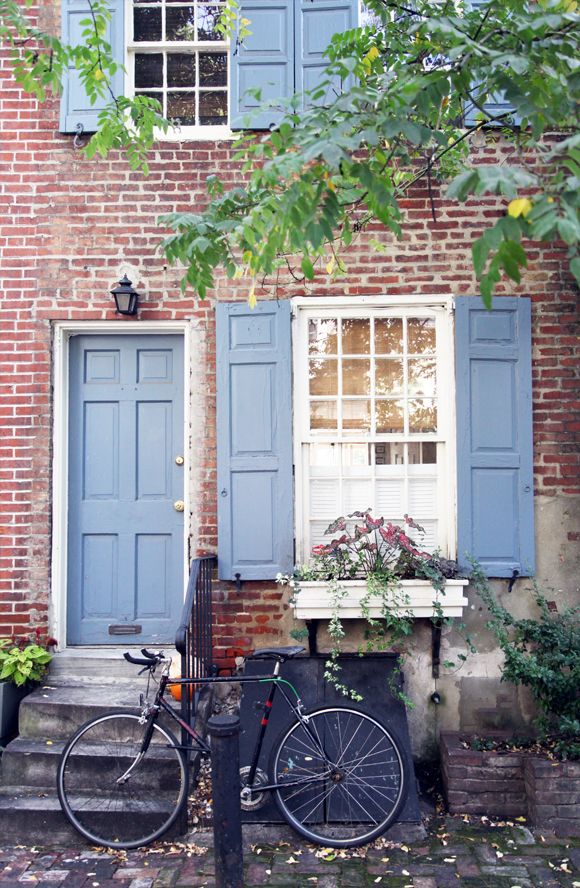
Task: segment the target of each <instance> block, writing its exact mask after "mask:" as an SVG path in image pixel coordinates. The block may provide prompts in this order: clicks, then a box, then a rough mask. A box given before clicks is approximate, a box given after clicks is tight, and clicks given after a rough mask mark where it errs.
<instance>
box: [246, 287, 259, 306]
mask: <svg viewBox="0 0 580 888" xmlns="http://www.w3.org/2000/svg"><path fill="white" fill-rule="evenodd" d="M255 291H256V285H255V284H252V288H251V290H250V292H249V293H248V305H249V306H250V308H255V307H256V303H257V302H258V300H257V299H256V292H255Z"/></svg>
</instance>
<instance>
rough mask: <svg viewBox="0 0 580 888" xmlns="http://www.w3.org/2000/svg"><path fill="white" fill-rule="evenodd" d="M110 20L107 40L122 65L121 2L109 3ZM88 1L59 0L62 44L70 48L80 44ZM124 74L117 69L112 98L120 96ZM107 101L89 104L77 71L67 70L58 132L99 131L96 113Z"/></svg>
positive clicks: (88, 6)
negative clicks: (78, 125) (79, 125)
mask: <svg viewBox="0 0 580 888" xmlns="http://www.w3.org/2000/svg"><path fill="white" fill-rule="evenodd" d="M109 6H110V8H111V20H110V22H109V24H108V27H107V34H106V40H107V42H108V43H110V44H111V49H112V52H113V58H114V60H115V61H116V62H117V63H118V64H120V65H122V64H123V63H124V54H125V46H124V4H123V0H109ZM90 17H91V10H90V5H89V3H88V0H62V31H61V36H62V41H63V43H67V44H70V45H71V46H78V44H79V43H82V36H81V35H82V32H83V30H84V28H83V27H82V26H81V22H82V21H84V20H85V19H90ZM124 76H125V75H124V71H122V70H119V71H117V73H116V74H115V76H114V77H113V79H112V83H111V87H112V89H113V92H114V94H115V96H121V95H123V85H124ZM110 101H111V99H110V98H106V97H105V98H103V99H98V100H97V101H96V102H95V104H94V105H91V103H90V101H89V99H88V97H87V94H86V92H85V90H84V88H83V85H82V83H81V81H80V77H79V72H78V71H77V70H75V68H70V69H69V70H68V72H67V73H66V75H65V77H64V79H63V92H62V96H61V100H60V131H61V133H74V132H76V127H77V124H79V123H80V124H82V126H83V131H84V132H86V133H94V132H95V131H96V130H97V129H98V118H99V112H100V111H102V110H103V108H104V107H105V106H106V105H108V104H109V102H110Z"/></svg>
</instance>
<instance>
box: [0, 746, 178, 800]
mask: <svg viewBox="0 0 580 888" xmlns="http://www.w3.org/2000/svg"><path fill="white" fill-rule="evenodd" d="M64 745H65V744H64V743H59V742H56V743H53V742H51V741H48V742H47V741H42V740H29V739H26V738H22V737H17V738H16V739H15V740H13V741H12V743H10V744H9V745H8V746H7V748H6V750H5V751H4V754H3V756H2V763H1V773H2V783H3V784H6V785H8V786H21V787H29V788H30V789H33V788H36V789H38V790H50V791H51V792H52V791H53V790H54V787H55V786H56V776H57V771H58V766H59V762H60V756H61V753H62V750H63V748H64ZM79 749H80V750H81V751H82V757H80V758H77V759H76V761H75V777H74V779H75V784H76V785H77V786H82V787H83V788H86V789H89V788H90V787H92V786H95V785H97V784H98V776H99V775H100V774H102V773H103V768H104V766H105V761H104V760H105V758H107V756H109V755H111V748H110V745H107V743H106V742H102V743H91V744H90V745H89V744H85V747H84V748H81V747H79ZM173 756H174V753H169V752H168V751H167V750H166V749H165V748H160V747H155V746H153V745H152V746H151V747H150V748H149V751H148V753H147V762H148V764H147V768H145V769H142V770H139V769H137V770H136V771H134V772H133V776H132V778H131V785H132V786H133V787H134V788H135V789H139V788H141V787H142V786H143V787H144V788H145V789H147V790H151V789H152V790H160V789H161V788H162V787H163V786H168V785H169V784H170V783H171V782H172V781H173V780H174V779H175V777H176V769H175V759H174V758H173ZM116 761H117V763H118V762H119V755H118V754H116ZM131 762H132V758H129V757H127V758H126V760H124V761H123V763H122V767H127V768H128V767H129V766H130V764H131Z"/></svg>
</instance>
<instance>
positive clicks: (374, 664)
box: [240, 654, 421, 823]
mask: <svg viewBox="0 0 580 888" xmlns="http://www.w3.org/2000/svg"><path fill="white" fill-rule="evenodd" d="M327 658H328V655H327V654H317V655H315V656H301V657H295V658H294V659H292V660H288V661H287V662H286V663H285V664H284V665H283V667H282V672H281V674H282V676H283V678H285V679H287V680H288V681H289V682H291V683H292V684H293V685H294V686H295V687H296V689H297V690H298V692H299V694H300V695H301V697H302V702H303V703H304V705H305V706H306V708H307V709H313V708H316V707H319V706H329V705H330V706H333V705H341V706H351V707H353V708H355V709H361V711H363V712H366V713H368V714H369V715H372V716H374V717H375V718H377V719H378V720H379V721H381V722H383V724H384V725H385V726H386V727H388V728H389V730H390V731H392V733H393V734H394V735H395V737H396V739H397V740H398V741H399V744H400V748H401V752H402V754H403V755H404V757H405V763H406V765H407V769H408V774H410V775H411V779H410V780H409V788H408V793H407V800H406V802H405V804H404V806H403V809H402V810H401V813H400V815H399V818H398V820H399V821H402V822H405V823H409V822H410V823H418V822H420V820H421V815H420V812H419V801H418V798H417V787H416V781H415V779H414V769H413V759H412V757H411V747H410V743H409V730H408V726H407V713H406V710H405V707H404V705H403V704H402V703H401V702H400V700H397V699H396V697H394V696H393V693H392V692H391V690H390V688H389V676H390V675H391V674H392V673H393V670H395V669H396V668H397V662H398V656H397V654H364V655H363V656H362V657H359V656H358V655H357V654H342V655H341V656H340V665H341V667H342V675H341V680H342V681H343V682H344V684H346V685H347V687H350V688H353V689H355V690H357V691H358V692H359V693H360V694H361V695H362V697H363V698H364V699H363V702H362V703H361V704H353V703H351V702H350V701H349V700H347V698H346V697H343V696H342V694H340V693H338V692H337V691H336V690H335V689H334V688H333V687H332V685H330V684H329V683H328V682H327V681H325V679H324V664H325V662H326V660H327ZM269 666H270V664H269V663H268V661H264V660H247V661H246V668H245V674H246V675H263V674H264V672H265V667H268V668H269ZM272 666H273V663H272ZM397 679H398V680H399V681H401V676H400V675H399V676H398V677H397ZM242 688H243V696H242V702H241V712H240V720H241V734H240V764H241V765H242V766H244V765H247V764H248V763H249V762H250V760H251V758H252V754H253V751H254V741H255V737H256V732H257V728H258V722H259V720H260V718H261V717H262V710H263V705H264V701H265V699H266V697H267V695H268V691H269V689H270V686H269V685H268V684H255V685H254V684H247V685H246V684H244V685H242ZM292 721H293V718H292V713H291V712H290V710H289V709H288V707H287V705H286V703H285V701H284V700H283V699H282V695H281V694H279V695H277V696H276V699H275V701H274V707H273V709H272V714H271V716H270V723H269V725H268V731H267V733H266V739H265V741H264V746H263V749H262V757H261V761H260V768H261V769H263V770H264V771H267V769H268V762H269V759H270V752H271V749H272V746H273V745H274V743H275V742H276V740H277V739H278V737H279V735H280V733H281V732H282V730H283V729H284V728H285V727H286V726H287V725H288V724H290V723H291V722H292ZM242 817H243V820H244V822H246V823H249V822H251V823H282V822H283V818H282V816H281V815H280V813H279V812H278V808H277V806H276V802H275V801H274V799H273V798H271V799H269V800H268V801H267V802H266V803H265V804H264V805H263V807H261V808H259V809H258V810H256V811H243V812H242Z"/></svg>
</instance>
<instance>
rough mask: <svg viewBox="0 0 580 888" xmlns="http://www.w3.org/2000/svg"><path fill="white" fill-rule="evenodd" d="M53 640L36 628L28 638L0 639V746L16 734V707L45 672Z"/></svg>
mask: <svg viewBox="0 0 580 888" xmlns="http://www.w3.org/2000/svg"><path fill="white" fill-rule="evenodd" d="M56 643H57V642H56V639H54V638H51V637H50V636H46V635H43V634H42V632H41V630H40V629H36V630H35V631H34V633H33V635H32V637H28V638H25V637H18V636H13V637H12V638H0V746H3V745H4V744H5V743H6V741H7V740H8V739H9V738H10V737H11V736H12V735H13V734H15V733H16V730H17V727H18V707H19V706H20V701H21V700H22V698H23V697H25V696H26V694H28V693H29V692H30V691H31V690H32V687H33V686H34V684H35V683H36V682H39V681H41V679H42V678H43V677H44V675H45V674H46V670H47V668H48V664H49V663H50V661H51V660H52V654H51V653H49V650H48V648H50V647H53V646H54V645H55V644H56Z"/></svg>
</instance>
